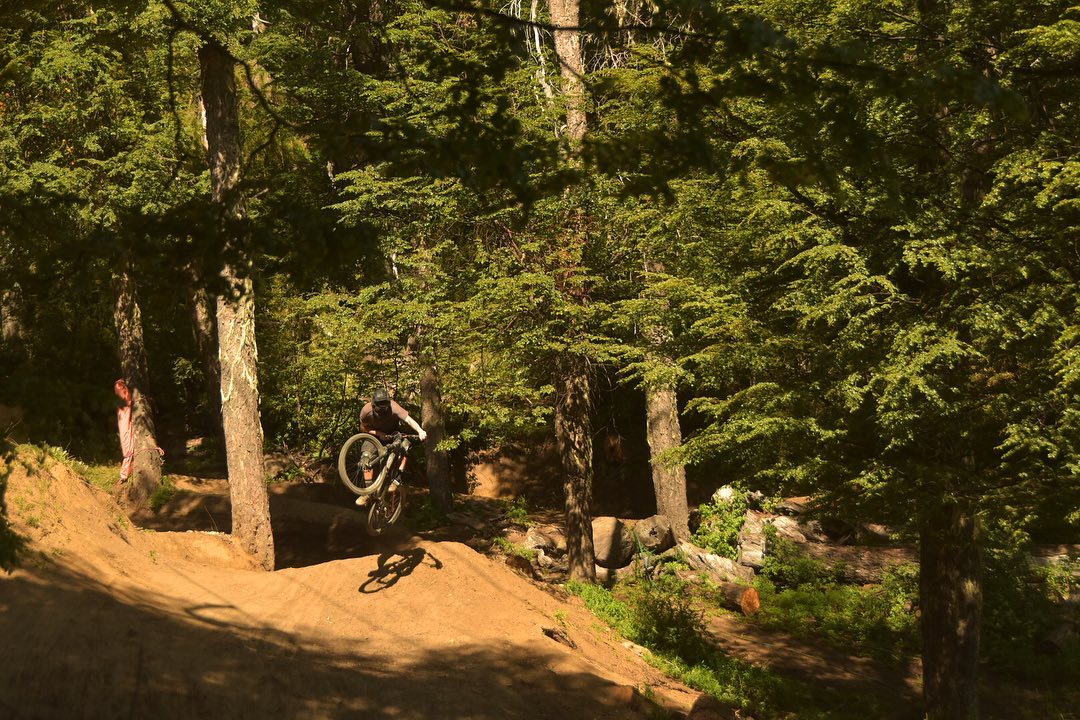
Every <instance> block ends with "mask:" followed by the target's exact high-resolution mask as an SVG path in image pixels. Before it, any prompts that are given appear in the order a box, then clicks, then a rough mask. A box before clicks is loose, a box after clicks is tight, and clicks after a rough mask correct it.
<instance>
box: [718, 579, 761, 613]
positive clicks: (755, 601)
mask: <svg viewBox="0 0 1080 720" xmlns="http://www.w3.org/2000/svg"><path fill="white" fill-rule="evenodd" d="M718 584H719V586H720V587H719V588H718V590H717V598H718V599H720V600H721V603H720V604H721V605H723V606H724V607H726V608H727V609H728V610H738V611H740V612H742V614H743V615H753V614H755V613H756V612H757V611H758V610H760V609H761V595H759V594H758V591H757V590H756V589H755V588H752V587H750V586H749V585H736V584H735V583H718Z"/></svg>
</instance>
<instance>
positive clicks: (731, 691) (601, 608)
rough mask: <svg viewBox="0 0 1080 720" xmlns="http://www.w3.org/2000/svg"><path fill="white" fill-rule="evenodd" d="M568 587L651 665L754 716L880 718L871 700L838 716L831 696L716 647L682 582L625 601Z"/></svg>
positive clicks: (644, 586)
mask: <svg viewBox="0 0 1080 720" xmlns="http://www.w3.org/2000/svg"><path fill="white" fill-rule="evenodd" d="M566 587H567V589H568V590H569V591H570V592H573V593H575V594H577V595H580V596H581V597H582V598H583V599H584V600H585V604H586V605H587V606H588V608H589V609H590V610H592V612H593V613H595V614H596V615H598V616H599V617H600V618H601V619H603V620H605V621H606V622H607V623H608V624H609V625H611V626H612V627H613V628H614V629H615V630H617V631H618V632H620V633H621V634H622V635H623V636H624V637H627V638H629V639H631V640H634V641H635V642H637V643H639V644H640V645H643V646H645V647H646V648H648V649H649V650H650V651H651V653H650V654H647V655H646V656H645V659H646V660H647V661H648V662H649V663H650V664H652V665H653V666H655V667H657V668H659V669H660V670H662V671H663V672H665V673H667V674H668V675H670V676H671V677H673V678H675V679H677V680H679V681H681V682H684V683H686V684H687V685H689V686H690V687H692V688H695V689H697V690H700V691H701V692H705V693H708V694H710V695H713V696H714V697H716V698H718V699H720V700H721V701H722V702H725V703H728V704H731V705H735V706H738V707H743V708H748V709H749V710H750V711H751V712H752V713H753V714H754V717H761V718H780V717H785V718H786V717H796V715H793V714H792V713H793V712H797V713H798V714H797V717H799V718H800V720H816V719H818V718H821V719H822V720H824V719H825V718H831V719H834V720H835V719H837V718H863V717H877V716H879V715H880V713H879V712H878V710H879V709H880V708H878V707H877V705H876V704H875V701H874V700H873V699H872V698H863V697H859V698H854V699H852V701H851V703H850V706H851V708H852V711H851V712H847V711H844V710H838V709H837V707H836V697H835V695H833V694H832V693H830V692H829V691H828V690H825V689H820V688H815V687H813V686H810V685H808V684H806V683H803V682H800V681H797V680H791V679H787V678H783V677H780V676H778V675H775V674H773V673H772V672H770V671H768V670H765V669H762V668H757V667H754V666H752V665H750V664H749V663H746V662H744V661H742V660H739V659H737V658H733V657H730V656H728V655H726V654H725V653H724V652H722V651H721V650H719V649H718V648H716V647H714V646H713V645H712V644H711V643H710V642H709V641H708V637H709V636H708V630H707V628H706V627H705V624H704V621H703V619H702V616H701V614H700V613H699V612H698V611H697V610H696V609H695V608H694V607H693V606H692V604H691V602H690V599H689V597H688V596H687V595H686V593H685V588H684V585H683V583H682V582H681V581H679V580H678V579H677V578H674V577H671V576H666V577H662V578H660V579H658V580H656V581H643V582H637V583H635V584H633V585H620V586H619V589H620V590H621V591H623V592H625V593H626V595H627V598H626V600H620V599H619V598H617V597H616V596H615V594H613V593H612V592H611V591H610V590H606V589H604V588H602V587H600V586H598V585H588V584H584V583H575V582H570V583H567V586H566Z"/></svg>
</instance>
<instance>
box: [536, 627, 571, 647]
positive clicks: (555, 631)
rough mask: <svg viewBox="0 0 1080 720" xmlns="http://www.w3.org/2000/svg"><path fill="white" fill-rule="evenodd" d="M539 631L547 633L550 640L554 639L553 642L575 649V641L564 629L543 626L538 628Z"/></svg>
mask: <svg viewBox="0 0 1080 720" xmlns="http://www.w3.org/2000/svg"><path fill="white" fill-rule="evenodd" d="M540 631H541V632H542V633H544V634H545V635H547V636H548V637H549V638H551V639H552V640H554V641H555V642H558V643H562V644H563V645H565V646H566V647H568V648H571V649H574V650H576V649H577V643H576V642H574V641H573V639H572V638H571V637H570V636H569V635H567V634H566V631H565V630H563V629H562V628H557V627H545V628H540Z"/></svg>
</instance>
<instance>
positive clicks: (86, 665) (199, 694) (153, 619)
mask: <svg viewBox="0 0 1080 720" xmlns="http://www.w3.org/2000/svg"><path fill="white" fill-rule="evenodd" d="M404 557H405V558H406V561H405V562H406V565H407V563H411V562H423V561H424V558H423V551H420V556H419V561H417V560H416V559H415V558H414V555H413V554H409V555H405V556H404ZM428 561H429V562H430V559H429V560H428ZM395 566H396V567H397V570H388V573H387V574H386V575H385V576H384V579H385V577H391V576H392V575H393V573H394V572H398V573H401V572H402V571H403V570H402V566H401V565H400V562H399V563H389V562H388V563H386V564H384V565H381V566H380V567H385V568H387V569H390V568H393V567H395ZM398 577H399V578H400V574H399V576H398ZM392 584H393V583H392V582H390V583H387V584H385V585H384V589H385V588H386V587H389V586H390V585H392ZM354 587H355V586H354ZM354 597H355V596H354ZM176 603H177V601H176V599H175V598H169V597H164V596H154V595H153V594H151V593H144V594H140V595H134V594H132V593H130V592H129V593H127V595H126V596H125V597H123V598H120V597H118V596H117V593H116V590H115V589H112V588H109V587H105V586H103V585H101V584H100V583H98V582H97V581H96V580H95V579H94V578H92V577H87V576H85V575H80V574H78V573H77V572H75V571H72V570H70V569H67V568H62V567H59V566H57V565H54V564H49V565H48V566H47V567H44V568H40V569H35V570H31V571H29V572H20V573H18V574H17V575H15V576H14V577H6V578H2V579H0V610H2V611H0V637H2V638H4V660H3V664H2V668H0V716H2V717H4V718H12V719H21V718H27V719H30V718H67V717H83V718H115V717H129V718H141V717H153V718H161V719H163V720H167V719H170V718H194V717H207V718H209V717H222V718H296V719H297V720H301V719H304V720H307V719H308V718H370V719H372V720H380V719H382V718H386V719H389V718H396V719H400V718H435V717H438V718H447V719H448V720H453V719H454V718H472V719H476V720H484V719H487V718H491V719H492V720H495V719H496V718H499V719H501V718H544V717H550V718H594V717H623V716H625V715H624V714H623V713H621V712H619V711H616V710H615V709H613V708H611V707H608V706H606V705H605V704H604V703H603V702H602V700H603V698H604V693H605V692H607V691H608V689H609V686H610V682H608V681H605V680H603V679H602V678H599V677H597V676H594V675H591V674H588V673H576V674H567V673H565V672H561V673H559V674H558V675H556V674H555V673H554V672H553V671H552V670H551V669H549V666H550V665H551V664H552V663H555V662H556V661H557V657H556V656H555V655H554V653H552V654H551V655H550V656H544V655H539V656H538V655H537V654H536V653H535V648H534V649H533V651H528V650H526V649H524V648H516V647H514V646H509V645H503V644H500V645H498V646H495V645H491V646H487V645H477V644H464V645H460V646H452V645H448V646H446V647H444V648H442V649H438V650H430V649H429V650H427V651H425V652H421V653H419V654H418V653H417V651H416V650H415V649H412V648H407V647H401V648H399V649H400V653H395V654H393V655H391V656H389V657H388V656H386V655H382V656H378V655H374V654H369V653H368V652H367V651H366V649H365V647H364V646H363V644H362V643H358V642H356V639H355V638H353V639H352V640H349V641H346V640H345V639H343V638H341V637H338V638H337V639H336V640H327V639H326V638H318V636H317V635H316V634H314V633H308V632H305V631H304V629H303V628H298V629H297V631H296V632H288V631H284V630H282V629H277V628H273V627H269V626H266V625H263V624H261V623H260V622H259V621H258V619H257V618H253V617H247V616H244V615H243V614H242V613H240V612H239V611H238V610H237V608H236V607H235V606H233V605H231V604H230V603H229V602H228V601H222V602H221V603H200V604H192V605H189V606H183V605H177V604H176ZM318 620H321V618H312V620H311V622H317V621H318ZM479 620H480V619H478V621H479ZM384 621H385V622H388V623H389V622H405V623H407V622H409V619H408V618H385V619H384Z"/></svg>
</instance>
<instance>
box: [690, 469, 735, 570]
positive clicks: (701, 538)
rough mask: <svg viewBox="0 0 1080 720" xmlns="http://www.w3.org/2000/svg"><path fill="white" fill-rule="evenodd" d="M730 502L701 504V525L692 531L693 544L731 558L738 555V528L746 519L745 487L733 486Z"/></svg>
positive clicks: (699, 509)
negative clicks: (733, 490)
mask: <svg viewBox="0 0 1080 720" xmlns="http://www.w3.org/2000/svg"><path fill="white" fill-rule="evenodd" d="M733 487H734V488H735V494H734V495H733V496H732V498H731V502H729V503H723V502H717V503H712V502H708V503H705V504H703V505H701V506H700V507H699V508H698V511H699V512H700V513H701V525H699V526H698V529H697V530H696V531H695V532H694V544H695V545H697V546H698V547H701V548H705V549H706V550H708V551H709V552H711V553H715V554H717V555H722V556H724V557H728V558H731V559H733V560H734V559H735V558H736V557H738V553H739V549H738V543H739V530H741V529H742V525H743V521H745V520H746V508H747V503H746V489H745V488H743V487H742V486H741V485H735V486H733Z"/></svg>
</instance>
